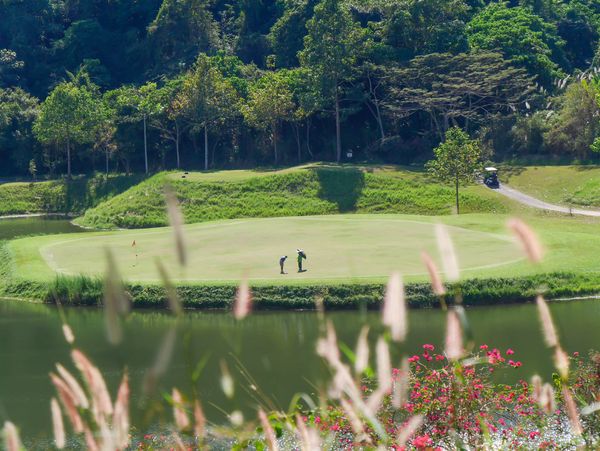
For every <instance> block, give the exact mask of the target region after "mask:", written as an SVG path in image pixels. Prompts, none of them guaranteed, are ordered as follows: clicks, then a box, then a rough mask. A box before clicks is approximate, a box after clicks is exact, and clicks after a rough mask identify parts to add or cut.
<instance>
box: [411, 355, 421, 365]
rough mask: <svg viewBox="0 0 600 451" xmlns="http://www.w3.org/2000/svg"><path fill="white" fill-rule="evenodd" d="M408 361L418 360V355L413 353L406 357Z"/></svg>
mask: <svg viewBox="0 0 600 451" xmlns="http://www.w3.org/2000/svg"><path fill="white" fill-rule="evenodd" d="M408 361H409V362H411V363H413V362H418V361H419V356H418V355H413V356H412V357H409V358H408Z"/></svg>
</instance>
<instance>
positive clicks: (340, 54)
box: [299, 0, 361, 162]
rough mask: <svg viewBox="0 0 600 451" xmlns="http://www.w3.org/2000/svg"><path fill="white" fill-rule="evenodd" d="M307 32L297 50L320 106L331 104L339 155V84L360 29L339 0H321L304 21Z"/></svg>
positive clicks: (352, 57)
mask: <svg viewBox="0 0 600 451" xmlns="http://www.w3.org/2000/svg"><path fill="white" fill-rule="evenodd" d="M306 28H307V30H308V34H307V35H306V37H305V38H304V49H303V50H302V51H301V52H300V54H299V56H300V62H301V64H302V65H303V66H304V67H306V68H308V69H309V71H310V72H309V74H310V76H311V78H312V80H313V82H314V83H315V84H316V86H318V89H319V91H320V92H321V94H322V97H323V107H325V105H331V104H333V107H334V109H333V114H334V117H335V156H336V161H337V162H340V161H341V158H342V139H341V124H340V120H341V119H340V102H341V92H340V90H341V86H342V84H343V83H344V81H346V80H347V79H348V78H349V77H350V74H351V70H352V65H353V63H354V61H355V59H356V56H357V54H358V51H359V44H360V42H361V30H360V27H359V25H358V24H357V23H356V22H355V21H354V20H353V19H352V16H351V15H350V12H349V11H348V9H347V7H346V5H345V4H344V3H342V1H341V0H322V1H321V3H319V4H318V5H317V6H315V11H314V15H313V17H312V18H311V19H310V20H309V21H308V22H307V23H306Z"/></svg>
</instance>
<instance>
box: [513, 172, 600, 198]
mask: <svg viewBox="0 0 600 451" xmlns="http://www.w3.org/2000/svg"><path fill="white" fill-rule="evenodd" d="M506 170H507V171H508V172H507V173H506V174H505V175H504V176H502V175H501V178H503V179H504V182H506V183H507V184H508V185H510V186H512V187H513V188H516V189H518V190H520V191H523V192H524V193H526V194H529V195H531V196H533V197H536V198H538V199H541V200H544V201H546V202H550V203H555V204H560V205H565V206H568V205H573V206H577V207H600V167H598V166H529V167H523V168H506Z"/></svg>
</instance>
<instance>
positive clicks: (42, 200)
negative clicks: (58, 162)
mask: <svg viewBox="0 0 600 451" xmlns="http://www.w3.org/2000/svg"><path fill="white" fill-rule="evenodd" d="M141 180H142V177H140V176H121V175H114V176H109V177H108V178H107V177H105V176H103V175H98V176H94V177H80V178H76V179H73V180H66V179H63V180H52V181H45V182H36V183H27V182H16V183H4V184H0V216H4V215H20V214H29V213H65V214H75V213H82V212H83V211H84V210H85V209H86V208H90V207H94V206H95V205H97V204H99V203H100V202H102V201H104V200H107V199H109V198H111V197H113V196H115V195H117V194H119V193H121V192H123V191H125V190H126V189H128V188H130V187H131V186H133V185H135V184H137V183H139V182H140V181H141Z"/></svg>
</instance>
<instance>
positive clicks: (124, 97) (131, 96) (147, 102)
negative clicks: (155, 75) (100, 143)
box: [117, 82, 160, 174]
mask: <svg viewBox="0 0 600 451" xmlns="http://www.w3.org/2000/svg"><path fill="white" fill-rule="evenodd" d="M157 91H158V87H157V85H156V83H154V82H148V83H146V84H145V85H143V86H140V87H139V88H138V87H135V86H124V87H122V88H120V89H119V90H118V91H117V92H118V94H117V103H118V105H119V109H120V110H121V120H123V121H126V122H137V123H140V122H141V123H142V127H143V136H144V170H145V172H146V174H148V173H149V164H148V121H149V119H150V118H151V117H152V116H154V115H155V114H157V112H158V111H159V109H160V105H159V102H158V92H157Z"/></svg>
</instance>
